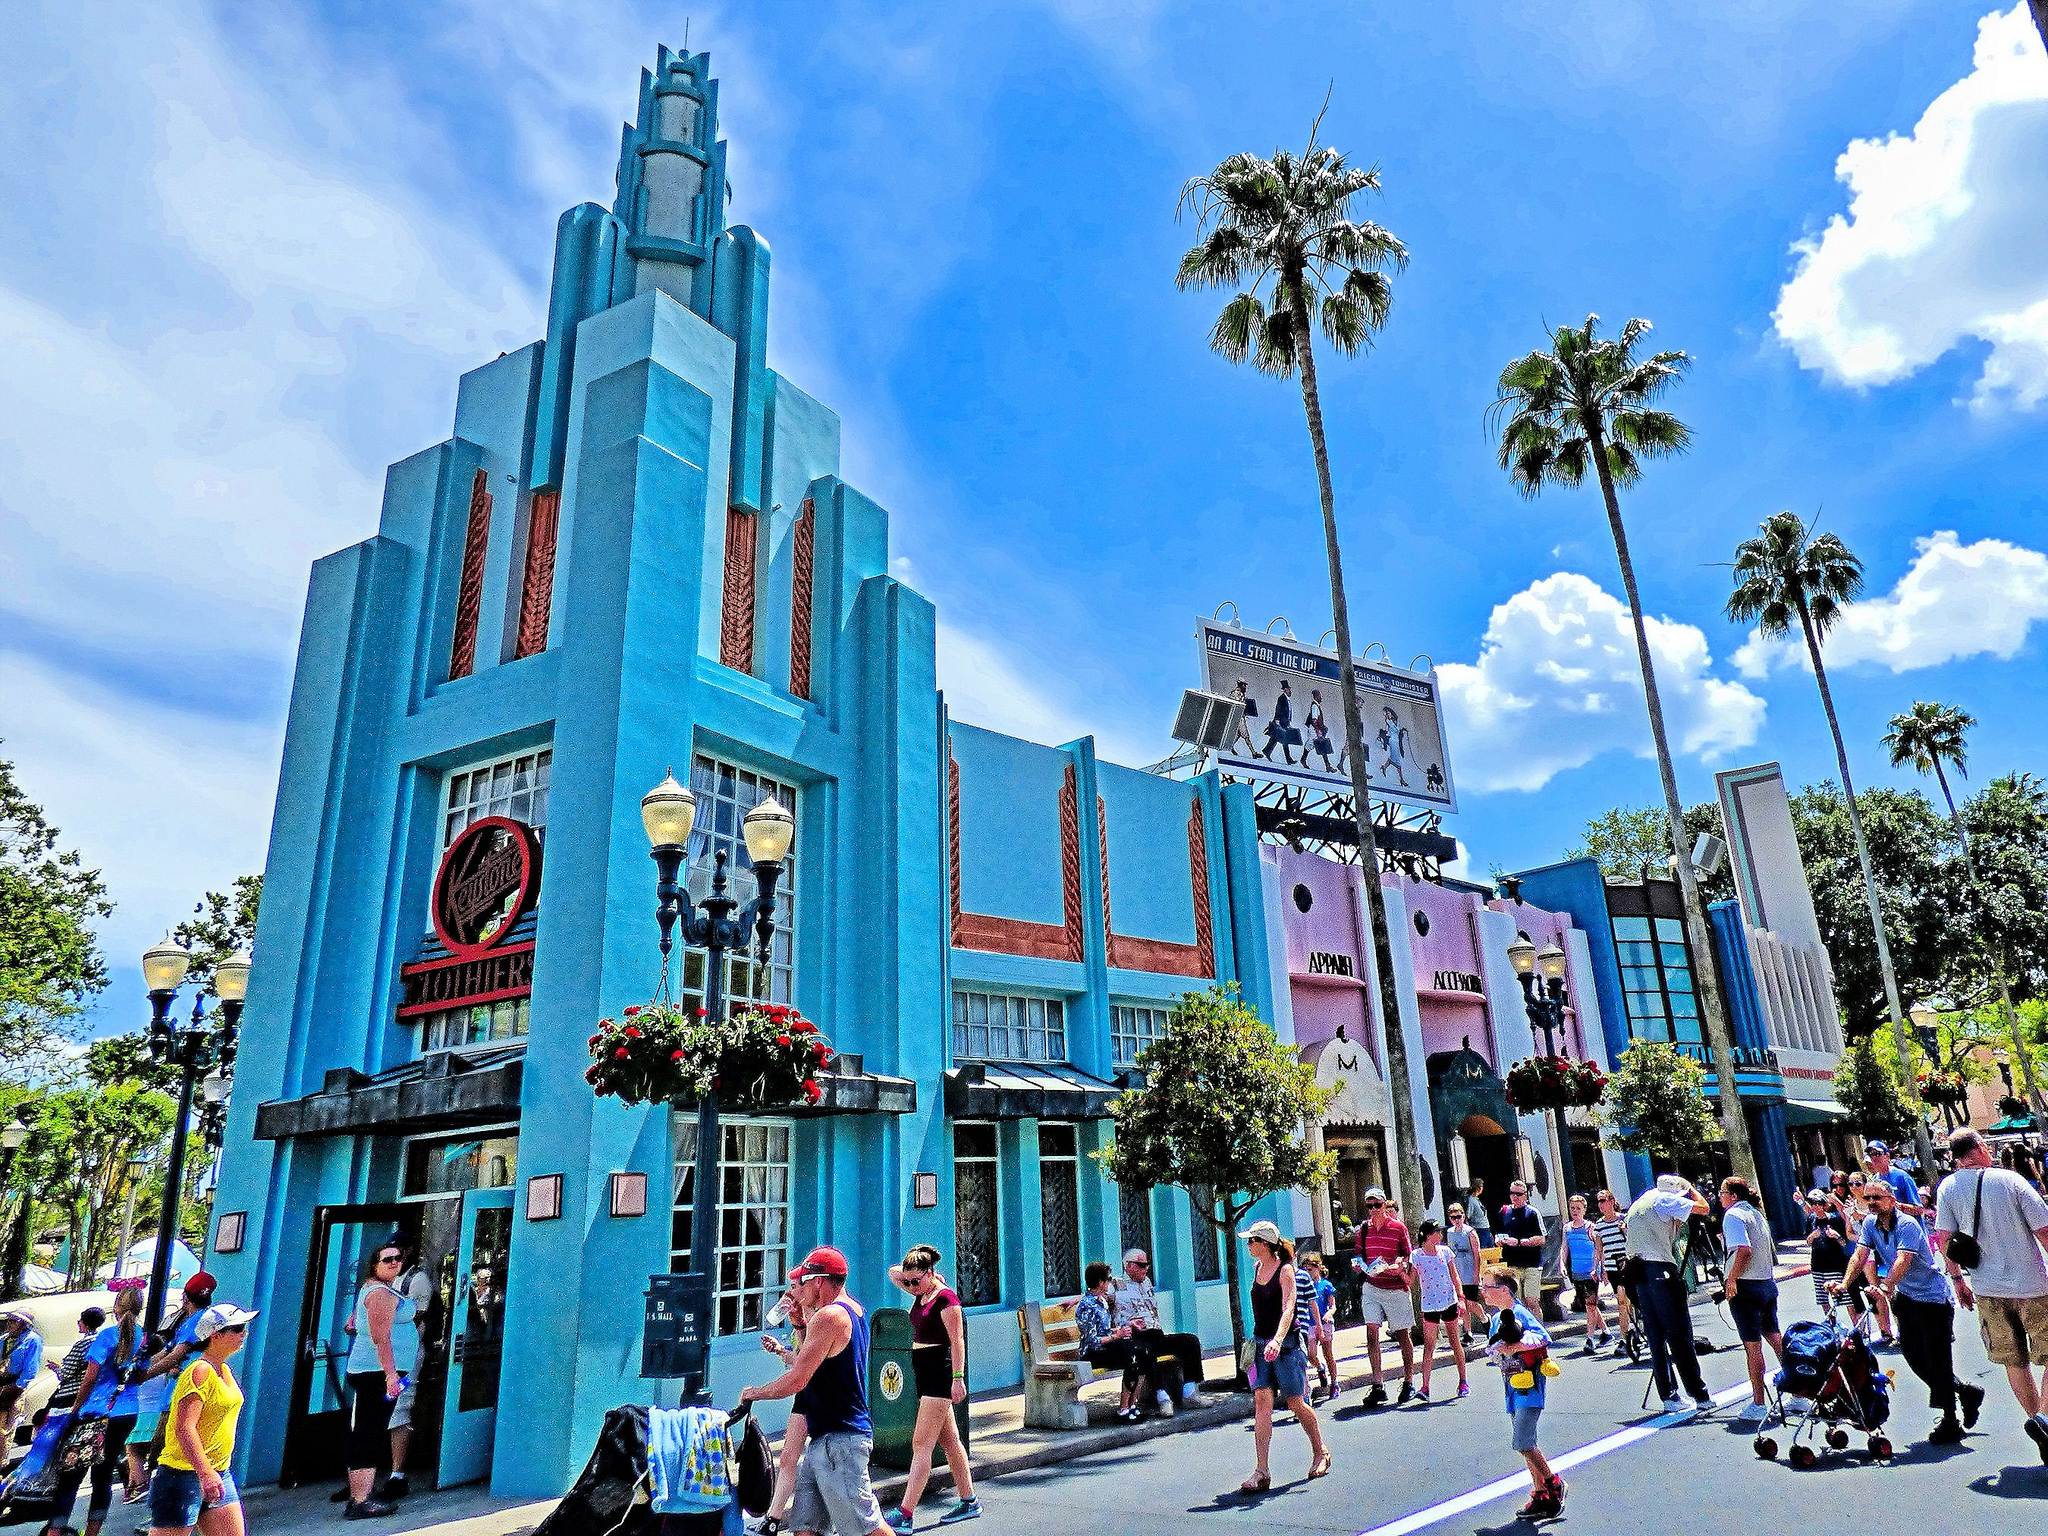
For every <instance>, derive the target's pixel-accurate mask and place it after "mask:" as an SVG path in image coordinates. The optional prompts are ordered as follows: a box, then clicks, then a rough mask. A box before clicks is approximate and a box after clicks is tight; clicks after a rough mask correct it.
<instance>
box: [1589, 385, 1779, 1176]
mask: <svg viewBox="0 0 2048 1536" xmlns="http://www.w3.org/2000/svg"><path fill="white" fill-rule="evenodd" d="M1586 435H1587V436H1588V438H1590V439H1591V441H1592V446H1593V465H1594V468H1595V469H1596V470H1598V471H1599V475H1600V494H1601V495H1602V496H1603V497H1604V498H1605V499H1606V501H1607V528H1608V531H1609V532H1610V533H1612V534H1613V535H1614V554H1615V558H1616V559H1617V560H1619V561H1620V562H1621V589H1622V593H1623V595H1624V596H1626V597H1627V599H1628V615H1629V620H1630V622H1632V623H1633V624H1634V625H1635V631H1636V661H1637V664H1638V665H1639V666H1641V668H1642V671H1643V702H1644V703H1645V704H1647V705H1648V706H1649V711H1650V740H1651V742H1652V744H1653V745H1654V746H1655V747H1656V749H1657V777H1658V778H1659V779H1660V780H1661V781H1662V782H1663V785H1664V817H1665V820H1666V821H1668V822H1669V823H1670V826H1671V849H1672V860H1671V867H1672V868H1673V869H1674V870H1675V871H1676V872H1677V874H1678V898H1679V904H1680V905H1681V906H1683V907H1684V908H1685V936H1686V940H1687V942H1688V943H1689V944H1690V945H1691V947H1692V953H1693V967H1692V975H1693V987H1694V989H1695V990H1694V995H1695V996H1697V997H1698V998H1699V1002H1700V1023H1701V1024H1702V1025H1703V1026H1704V1027H1705V1029H1706V1032H1707V1044H1708V1045H1709V1047H1711V1049H1710V1051H1709V1055H1711V1056H1712V1058H1713V1065H1714V1086H1715V1089H1716V1091H1717V1092H1718V1094H1719V1095H1720V1099H1721V1128H1722V1129H1723V1130H1724V1131H1725V1132H1726V1133H1727V1136H1728V1161H1729V1162H1730V1163H1732V1164H1733V1165H1734V1167H1735V1172H1736V1174H1737V1175H1738V1176H1739V1177H1741V1178H1743V1179H1745V1180H1747V1181H1748V1183H1749V1185H1750V1187H1751V1188H1752V1189H1761V1188H1762V1187H1763V1185H1762V1181H1761V1180H1760V1179H1759V1178H1758V1177H1757V1171H1756V1154H1755V1152H1754V1151H1753V1150H1752V1149H1751V1147H1750V1144H1749V1121H1748V1120H1747V1119H1746V1118H1745V1117H1744V1115H1743V1113H1742V1099H1741V1097H1740V1095H1739V1094H1738V1092H1737V1090H1736V1086H1735V1037H1734V1035H1733V1034H1732V1033H1731V1032H1730V1030H1729V1028H1728V1013H1727V1009H1726V1008H1725V1007H1724V1006H1723V1004H1722V1001H1721V977H1720V973H1719V972H1718V971H1717V970H1716V969H1715V968H1714V941H1713V936H1712V935H1711V934H1710V933H1709V932H1708V931H1707V914H1706V908H1704V907H1703V906H1701V905H1700V886H1699V878H1698V876H1697V875H1695V874H1694V872H1693V867H1692V849H1691V847H1690V846H1689V845H1688V844H1687V843H1686V840H1685V807H1684V806H1683V805H1681V804H1680V803H1679V799H1678V775H1677V773H1676V772H1675V771H1674V770H1673V768H1672V766H1671V741H1670V738H1669V736H1668V735H1667V734H1666V733H1665V730H1664V702H1663V700H1662V699H1661V698H1659V697H1658V694H1657V669H1656V668H1655V667H1654V666H1653V665H1652V664H1651V662H1650V631H1649V629H1648V628H1647V627H1646V626H1645V624H1644V623H1643V600H1642V594H1641V593H1639V592H1638V591H1637V590H1636V567H1635V562H1634V561H1633V560H1631V559H1630V558H1629V553H1628V530H1627V529H1626V528H1625V527H1623V526H1622V521H1621V501H1620V498H1618V497H1617V496H1616V495H1615V494H1614V476H1613V475H1612V474H1611V473H1610V472H1609V471H1608V468H1607V438H1606V433H1605V429H1604V428H1603V427H1602V426H1601V424H1600V422H1599V421H1598V420H1597V419H1593V420H1589V422H1588V425H1587V434H1586Z"/></svg>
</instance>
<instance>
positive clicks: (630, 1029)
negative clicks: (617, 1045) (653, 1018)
mask: <svg viewBox="0 0 2048 1536" xmlns="http://www.w3.org/2000/svg"><path fill="white" fill-rule="evenodd" d="M626 1038H627V1039H628V1040H638V1039H639V1038H640V1031H639V1030H638V1029H637V1028H635V1027H634V1026H633V1025H631V1024H628V1025H627V1026H626Z"/></svg>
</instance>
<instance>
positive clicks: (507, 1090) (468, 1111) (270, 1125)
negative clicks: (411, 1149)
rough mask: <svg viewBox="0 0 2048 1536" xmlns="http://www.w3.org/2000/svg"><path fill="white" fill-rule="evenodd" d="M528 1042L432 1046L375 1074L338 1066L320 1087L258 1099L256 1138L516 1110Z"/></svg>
mask: <svg viewBox="0 0 2048 1536" xmlns="http://www.w3.org/2000/svg"><path fill="white" fill-rule="evenodd" d="M525 1067H526V1047H525V1046H524V1045H515V1046H496V1047H492V1048H491V1049H488V1050H479V1051H437V1052H436V1053H435V1054H433V1055H431V1056H427V1057H424V1058H422V1059H421V1060H419V1061H409V1062H407V1063H406V1064H405V1065H404V1066H400V1067H393V1068H391V1069H390V1070H389V1071H386V1072H380V1073H378V1074H377V1075H376V1076H375V1077H371V1076H369V1075H367V1074H365V1073H362V1072H358V1071H356V1070H355V1069H354V1068H353V1067H336V1068H334V1069H333V1070H332V1071H330V1072H329V1073H328V1074H327V1077H326V1080H325V1081H324V1082H323V1083H322V1084H321V1085H320V1091H319V1092H318V1093H309V1094H307V1095H306V1096H305V1097H304V1098H300V1099H273V1100H272V1101H271V1102H270V1103H268V1104H259V1105H257V1106H256V1138H257V1140H259V1141H283V1140H285V1139H286V1138H287V1137H292V1136H354V1135H358V1134H360V1133H362V1132H365V1131H376V1132H378V1133H379V1134H382V1135H393V1136H411V1135H416V1134H418V1133H420V1132H423V1131H452V1130H459V1129H461V1128H462V1127H464V1126H471V1125H503V1124H504V1123H505V1122H506V1121H508V1120H517V1119H518V1118H519V1085H520V1082H521V1081H522V1080H523V1078H524V1076H525Z"/></svg>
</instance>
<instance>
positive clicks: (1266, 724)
mask: <svg viewBox="0 0 2048 1536" xmlns="http://www.w3.org/2000/svg"><path fill="white" fill-rule="evenodd" d="M1199 633H1200V637H1201V642H1202V678H1203V686H1204V687H1205V688H1207V689H1208V691H1209V692H1211V693H1217V694H1221V695H1223V696H1224V697H1225V698H1232V699H1237V700H1239V701H1241V702H1242V703H1243V705H1244V724H1243V726H1242V727H1241V728H1240V729H1239V730H1238V733H1237V737H1236V739H1235V740H1234V741H1232V742H1231V744H1230V745H1229V746H1228V747H1226V748H1224V749H1223V750H1222V751H1221V752H1219V753H1217V754H1216V766H1217V767H1218V768H1221V769H1222V770H1223V771H1224V772H1225V773H1229V774H1234V775H1236V776H1238V777H1240V778H1255V779H1269V780H1271V781H1272V782H1274V783H1277V784H1290V785H1294V786H1297V787H1311V788H1316V789H1329V790H1336V791H1339V792H1343V793H1348V792H1349V791H1350V789H1351V759H1350V754H1349V752H1348V750H1347V749H1346V747H1345V744H1344V704H1343V696H1342V695H1341V694H1340V693H1339V692H1338V691H1337V689H1338V687H1339V683H1338V663H1337V657H1336V655H1335V653H1334V652H1331V651H1324V650H1318V649H1317V648H1316V647H1314V646H1309V645H1303V644H1302V643H1301V642H1300V641H1299V640H1277V639H1275V638H1273V637H1272V636H1270V635H1261V634H1257V633H1255V632H1253V631H1251V630H1247V629H1240V628H1239V627H1238V626H1237V625H1235V624H1225V623H1222V622H1220V621H1219V620H1216V619H1203V620H1201V621H1200V630H1199ZM1351 679H1352V686H1353V688H1355V689H1356V690H1357V694H1358V708H1359V716H1360V720H1361V723H1362V725H1363V727H1364V736H1365V760H1366V761H1365V766H1366V770H1367V777H1368V779H1369V780H1370V782H1371V784H1372V791H1373V793H1374V794H1376V795H1378V796H1380V797H1381V798H1383V799H1387V800H1401V801H1405V802H1407V803H1409V804H1411V805H1424V806H1429V807H1431V808H1433V809H1436V810H1442V811H1455V810H1456V809H1457V808H1458V796H1457V790H1456V788H1455V786H1454V785H1453V784H1452V782H1451V760H1450V754H1449V753H1448V752H1446V751H1445V749H1444V727H1443V709H1442V700H1441V695H1440V694H1439V692H1438V690H1437V681H1436V673H1435V672H1434V671H1430V672H1411V671H1409V670H1407V669H1406V668H1403V667H1389V666H1383V665H1381V664H1379V663H1374V664H1372V665H1370V666H1368V665H1366V664H1364V663H1362V662H1359V661H1357V660H1355V659H1354V660H1353V662H1352V664H1351Z"/></svg>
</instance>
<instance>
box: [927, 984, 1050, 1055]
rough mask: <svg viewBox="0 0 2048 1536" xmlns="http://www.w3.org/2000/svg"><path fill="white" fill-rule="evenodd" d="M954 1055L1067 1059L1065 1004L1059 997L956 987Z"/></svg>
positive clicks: (954, 999)
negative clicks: (966, 989) (960, 989)
mask: <svg viewBox="0 0 2048 1536" xmlns="http://www.w3.org/2000/svg"><path fill="white" fill-rule="evenodd" d="M953 1054H954V1055H955V1056H956V1057H960V1058H963V1059H965V1060H969V1061H1065V1060H1066V1059H1067V1012H1066V1006H1065V1004H1063V1003H1061V1002H1060V1000H1059V999H1058V998H1056V997H1012V996H1010V995H1008V994H1006V993H1002V992H968V991H956V992H955V993H954V994H953Z"/></svg>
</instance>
